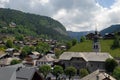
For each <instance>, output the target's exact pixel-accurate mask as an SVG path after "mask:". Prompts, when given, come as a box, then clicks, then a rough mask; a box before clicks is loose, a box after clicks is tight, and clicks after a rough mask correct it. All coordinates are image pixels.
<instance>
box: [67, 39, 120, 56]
mask: <svg viewBox="0 0 120 80" xmlns="http://www.w3.org/2000/svg"><path fill="white" fill-rule="evenodd" d="M100 44H101V52H108V53H110V54H111V55H112V56H113V57H119V58H120V48H117V49H112V48H111V46H112V44H113V40H100ZM68 51H71V52H92V51H93V50H92V41H90V40H87V41H85V42H82V43H78V44H76V45H75V46H73V47H72V48H71V49H69V50H68Z"/></svg>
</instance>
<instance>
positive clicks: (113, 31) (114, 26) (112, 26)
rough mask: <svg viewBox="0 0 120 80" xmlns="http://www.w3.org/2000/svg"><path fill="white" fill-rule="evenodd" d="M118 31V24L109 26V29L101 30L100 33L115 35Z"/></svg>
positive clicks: (119, 29)
mask: <svg viewBox="0 0 120 80" xmlns="http://www.w3.org/2000/svg"><path fill="white" fill-rule="evenodd" d="M119 31H120V24H116V25H111V26H110V27H108V28H106V29H103V30H102V31H101V32H100V33H101V34H102V35H105V33H115V32H119Z"/></svg>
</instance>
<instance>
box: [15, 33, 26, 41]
mask: <svg viewBox="0 0 120 80" xmlns="http://www.w3.org/2000/svg"><path fill="white" fill-rule="evenodd" d="M15 39H16V40H19V41H23V40H24V37H23V35H21V34H17V35H16V36H15Z"/></svg>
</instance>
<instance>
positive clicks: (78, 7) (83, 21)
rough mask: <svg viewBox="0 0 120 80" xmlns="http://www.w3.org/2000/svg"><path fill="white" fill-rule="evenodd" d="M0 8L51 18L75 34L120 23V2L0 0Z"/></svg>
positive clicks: (109, 0)
mask: <svg viewBox="0 0 120 80" xmlns="http://www.w3.org/2000/svg"><path fill="white" fill-rule="evenodd" d="M0 7H1V8H11V9H16V10H21V11H24V12H29V13H35V14H39V15H44V16H49V17H52V18H53V19H55V20H58V21H60V22H61V23H62V24H63V25H64V26H65V28H66V29H67V30H69V31H75V32H79V31H91V30H95V27H97V29H98V30H99V31H100V30H102V29H104V28H107V27H109V26H110V25H113V24H119V23H120V16H119V14H120V0H0Z"/></svg>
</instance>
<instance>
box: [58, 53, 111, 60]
mask: <svg viewBox="0 0 120 80" xmlns="http://www.w3.org/2000/svg"><path fill="white" fill-rule="evenodd" d="M73 57H76V58H83V59H84V60H85V61H100V62H103V61H105V60H106V59H108V58H113V57H112V56H111V55H110V54H109V53H102V52H97V53H96V52H64V53H63V54H62V55H61V56H60V58H59V59H60V60H70V59H71V58H73Z"/></svg>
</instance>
